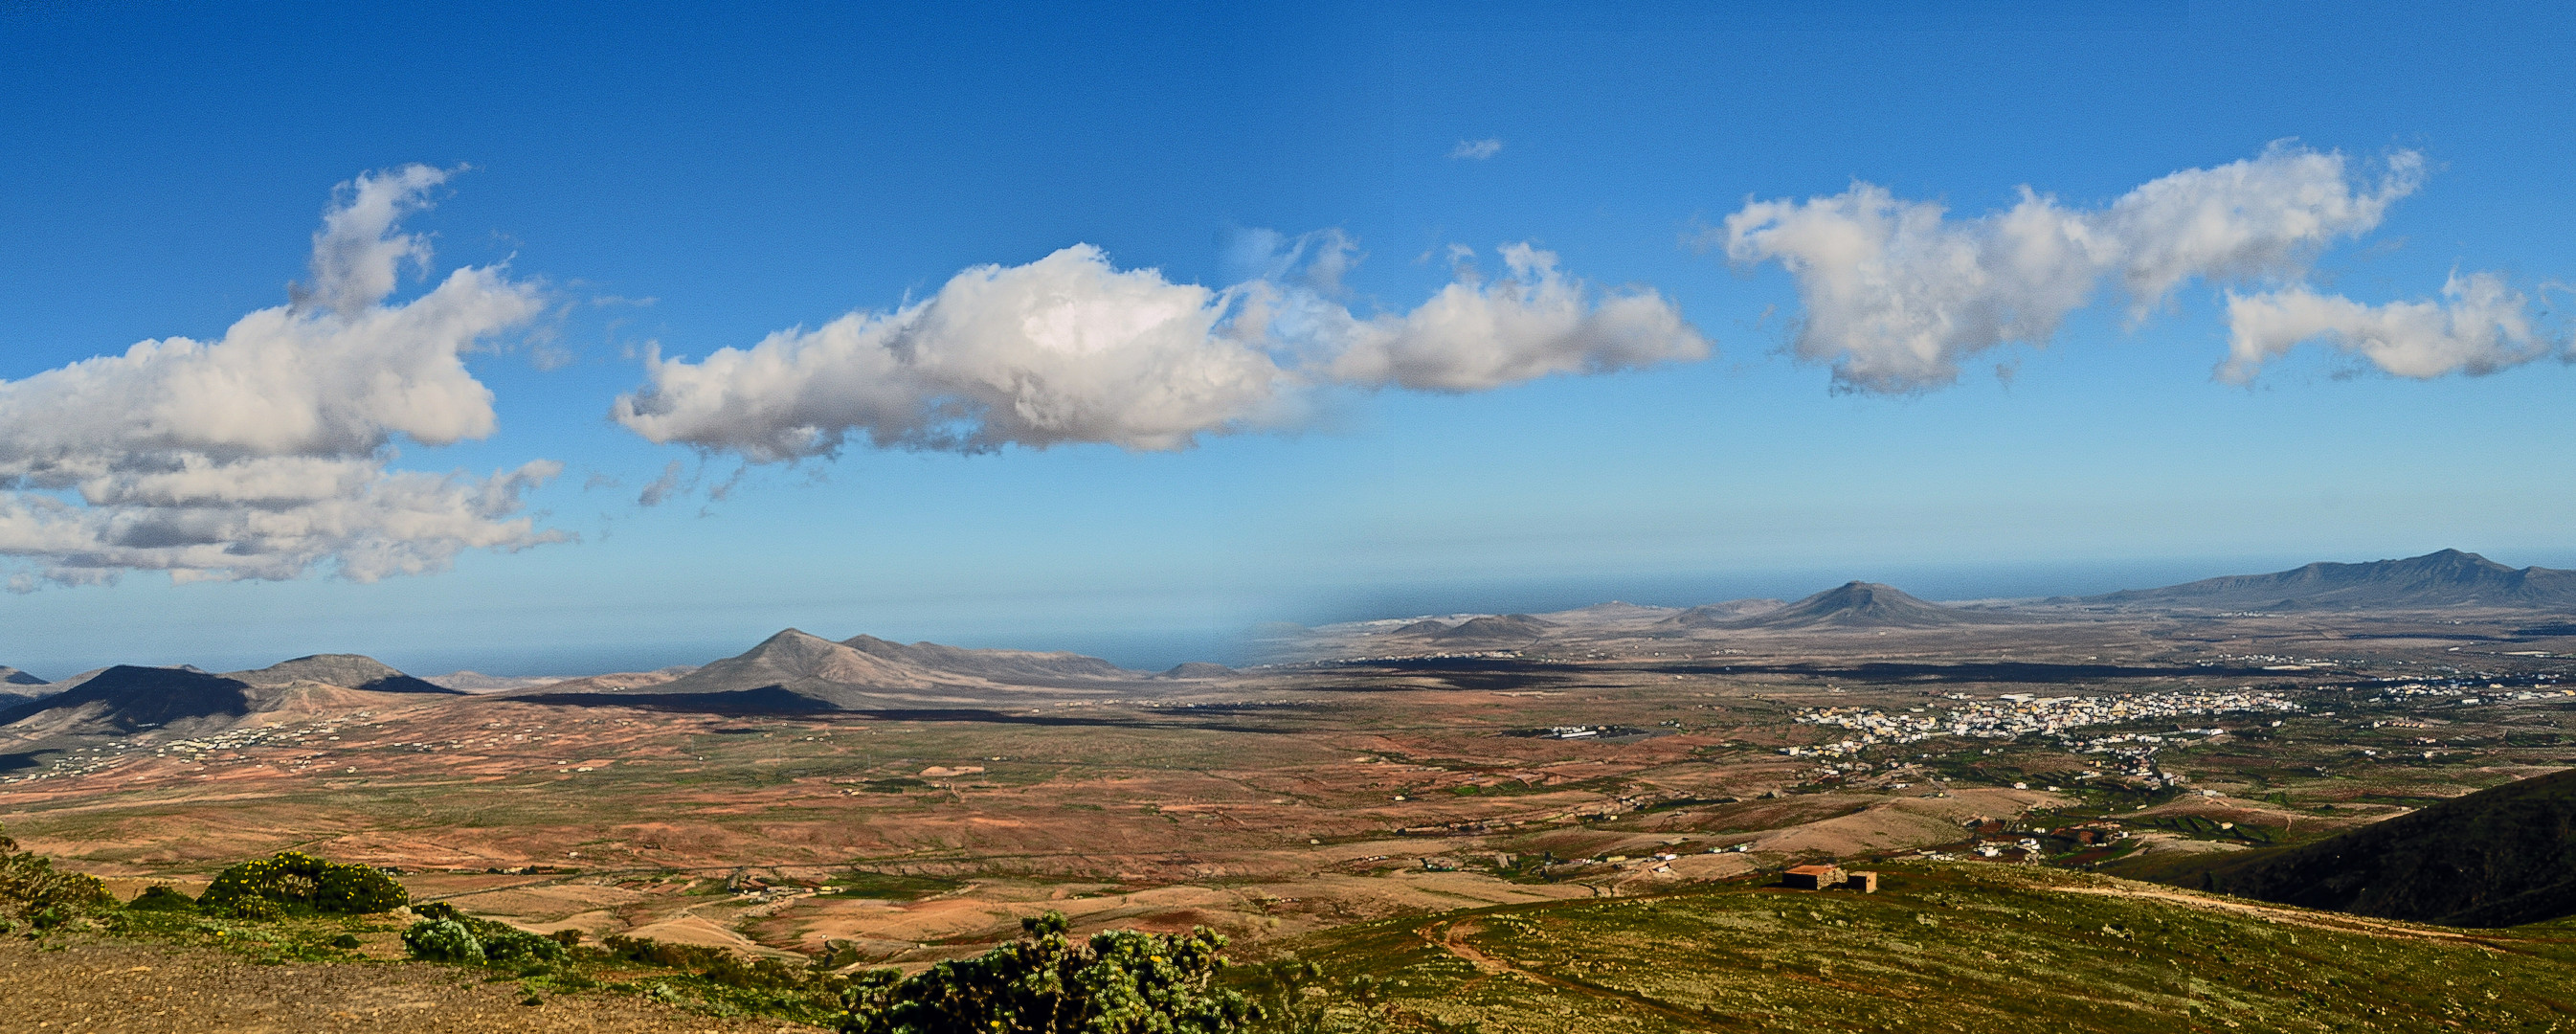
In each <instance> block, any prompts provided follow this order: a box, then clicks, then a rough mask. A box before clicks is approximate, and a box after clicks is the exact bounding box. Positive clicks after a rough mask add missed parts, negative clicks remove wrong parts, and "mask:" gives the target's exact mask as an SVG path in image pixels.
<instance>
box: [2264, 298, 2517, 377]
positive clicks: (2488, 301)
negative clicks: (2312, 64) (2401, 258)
mask: <svg viewBox="0 0 2576 1034" xmlns="http://www.w3.org/2000/svg"><path fill="white" fill-rule="evenodd" d="M2227 327H2228V349H2227V351H2228V355H2227V361H2226V362H2225V363H2224V364H2222V365H2221V366H2220V367H2219V369H2218V375H2219V378H2220V379H2222V380H2226V381H2232V382H2236V383H2240V384H2241V383H2244V382H2246V381H2248V380H2251V379H2253V377H2254V374H2255V372H2256V371H2257V370H2259V369H2260V368H2261V367H2262V365H2263V363H2264V362H2265V361H2267V360H2270V359H2272V358H2274V357H2276V356H2279V355H2281V354H2283V353H2286V352H2288V351H2289V350H2290V349H2292V348H2294V347H2296V346H2298V345H2300V344H2302V343H2304V342H2309V341H2322V342H2325V343H2327V344H2331V345H2333V346H2335V347H2337V348H2340V349H2342V350H2344V351H2346V352H2349V353H2352V354H2354V355H2358V356H2360V357H2362V358H2364V359H2367V360H2369V361H2370V362H2371V363H2372V364H2373V365H2375V366H2377V367H2379V368H2380V369H2381V370H2383V371H2386V372H2388V373H2391V374H2394V375H2396V376H2399V377H2412V378H2416V379H2419V380H2422V379H2429V378H2433V377H2439V376H2442V375H2444V374H2450V373H2468V374H2484V373H2493V372H2495V371H2497V370H2501V369H2504V368H2505V367H2508V366H2515V365H2519V364H2522V363H2527V362H2530V361H2532V360H2534V359H2538V358H2541V357H2543V356H2549V355H2564V354H2566V349H2567V340H2566V338H2565V336H2564V335H2562V334H2552V333H2550V332H2548V331H2547V330H2545V329H2544V328H2543V327H2542V326H2541V325H2540V321H2539V320H2538V319H2537V318H2536V317H2535V316H2534V315H2533V313H2532V305H2531V299H2530V298H2528V297H2526V296H2525V295H2524V294H2523V293H2522V292H2520V291H2517V290H2514V289H2513V288H2512V287H2511V286H2509V285H2507V284H2506V283H2505V280H2504V278H2503V277H2500V276H2497V275H2495V274H2493V273H2470V274H2467V275H2465V276H2464V275H2461V274H2457V273H2454V274H2452V275H2451V278H2450V280H2449V281H2448V282H2447V283H2444V284H2443V285H2442V300H2441V301H2438V302H2432V301H2417V302H2390V303H2387V304H2385V305H2364V304H2362V303H2360V302H2356V301H2353V300H2352V299H2349V298H2344V297H2341V296H2338V295H2324V294H2318V293H2316V292H2314V291H2311V290H2309V289H2308V288H2306V287H2305V286H2298V287H2292V288H2288V289H2285V290H2280V291H2267V292H2263V293H2260V294H2250V295H2237V294H2233V293H2230V294H2229V295H2228V298H2227Z"/></svg>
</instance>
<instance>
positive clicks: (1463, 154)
mask: <svg viewBox="0 0 2576 1034" xmlns="http://www.w3.org/2000/svg"><path fill="white" fill-rule="evenodd" d="M1501 153H1503V142H1502V140H1500V139H1499V138H1496V137H1490V136H1489V137H1486V138H1484V139H1482V140H1461V141H1458V146H1456V147H1452V148H1450V149H1449V157H1452V158H1459V159H1464V160H1466V161H1471V162H1481V161H1484V160H1485V159H1487V158H1491V157H1493V156H1495V155H1498V154H1501Z"/></svg>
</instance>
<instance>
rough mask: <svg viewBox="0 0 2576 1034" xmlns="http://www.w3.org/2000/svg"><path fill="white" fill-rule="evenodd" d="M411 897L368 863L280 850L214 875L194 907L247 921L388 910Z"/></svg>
mask: <svg viewBox="0 0 2576 1034" xmlns="http://www.w3.org/2000/svg"><path fill="white" fill-rule="evenodd" d="M410 901H411V892H410V891H407V890H404V889H403V885H402V884H400V883H396V882H394V879H393V877H391V876H387V875H385V874H384V873H381V872H378V871H376V870H375V869H374V868H373V867H370V866H365V865H342V864H340V863H337V862H326V861H323V860H322V859H319V858H315V857H313V856H312V855H309V854H305V853H303V852H301V851H281V852H279V853H277V854H276V855H274V856H272V857H268V858H261V859H258V860H256V861H248V862H243V863H241V864H240V865H236V866H233V867H232V868H230V869H226V870H224V871H223V872H221V873H219V874H217V875H216V876H215V882H214V883H212V884H210V885H208V886H207V887H206V893H205V895H204V896H203V897H200V898H198V899H197V907H199V908H201V909H204V910H206V911H209V912H213V913H216V914H218V915H223V914H232V915H237V916H241V917H243V918H246V919H248V918H266V917H268V916H272V915H275V914H277V913H278V912H279V911H281V910H282V911H290V912H292V911H306V910H310V911H315V912H342V913H365V912H390V911H393V910H394V909H397V908H401V907H403V906H404V905H406V904H408V903H410Z"/></svg>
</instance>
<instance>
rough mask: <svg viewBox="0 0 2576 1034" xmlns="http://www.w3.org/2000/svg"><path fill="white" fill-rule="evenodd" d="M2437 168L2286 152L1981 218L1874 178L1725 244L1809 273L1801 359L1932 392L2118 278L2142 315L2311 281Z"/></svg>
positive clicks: (1860, 382)
mask: <svg viewBox="0 0 2576 1034" xmlns="http://www.w3.org/2000/svg"><path fill="white" fill-rule="evenodd" d="M2423 164H2424V163H2423V159H2422V157H2421V156H2420V155H2418V154H2416V153H2414V152H2411V151H2401V152H2398V153H2396V154H2395V155H2392V156H2391V157H2390V158H2389V160H2388V162H2387V164H2386V168H2385V169H2383V170H2381V172H2380V173H2379V175H2378V176H2377V178H2376V180H2375V182H2364V181H2363V180H2362V178H2361V177H2360V176H2359V175H2358V174H2357V173H2358V170H2356V169H2354V168H2353V167H2352V166H2353V163H2352V162H2350V161H2348V160H2347V159H2346V158H2345V157H2344V156H2343V155H2341V154H2337V153H2332V152H2317V151H2312V150H2308V149H2305V148H2300V147H2296V146H2292V145H2288V144H2275V145H2273V146H2272V147H2270V148H2268V149H2267V150H2265V151H2264V152H2263V154H2262V155H2261V156H2259V157H2256V158H2251V159H2246V160H2243V161H2237V162H2231V163H2229V164H2226V165H2222V166H2218V167H2216V168H2209V169H2189V170H2185V171H2182V172H2177V173H2174V174H2172V175H2169V176H2165V177H2162V178H2160V179H2157V180H2154V181H2152V182H2149V183H2147V184H2144V185H2142V186H2140V187H2138V188H2137V189H2135V190H2131V191H2130V192H2128V193H2127V194H2125V195H2123V196H2121V197H2120V198H2119V199H2118V200H2116V201H2114V202H2112V203H2111V204H2110V205H2108V206H2104V207H2101V208H2093V209H2075V208H2068V207H2066V206H2063V205H2060V204H2059V203H2058V202H2057V200H2056V199H2055V198H2052V197H2048V196H2045V195H2041V194H2038V193H2035V192H2033V191H2031V190H2029V189H2028V188H2024V189H2023V191H2022V198H2021V201H2020V202H2019V203H2018V204H2016V205H2014V206H2013V207H2012V208H2011V209H2009V210H2006V211H2003V212H1997V213H1992V214H1988V215H1985V216H1981V217H1977V218H1974V219H1964V220H1953V219H1950V218H1949V217H1948V213H1947V211H1946V210H1945V209H1944V208H1943V207H1942V206H1940V205H1938V204H1935V203H1932V202H1923V201H1901V200H1898V199H1897V198H1895V197H1894V196H1893V195H1891V194H1890V193H1889V192H1888V191H1886V190H1884V189H1882V188H1880V187H1876V186H1872V185H1870V184H1866V183H1857V184H1854V185H1853V186H1852V188H1851V189H1850V190H1847V191H1845V192H1843V193H1841V194H1837V195H1834V196H1831V197H1818V198H1809V199H1807V200H1805V201H1755V202H1750V203H1748V204H1746V205H1745V206H1744V207H1743V208H1742V209H1740V210H1738V211H1736V212H1735V213H1734V214H1732V215H1729V216H1727V218H1726V220H1725V223H1724V225H1723V227H1722V228H1721V229H1720V230H1719V231H1718V232H1717V233H1716V234H1713V235H1712V236H1713V237H1714V238H1717V239H1722V240H1723V242H1724V244H1725V247H1726V253H1727V256H1728V257H1729V258H1730V259H1732V260H1734V261H1736V262H1738V263H1743V264H1748V265H1749V264H1756V263H1761V262H1767V261H1776V262H1779V263H1780V264H1781V265H1782V266H1784V267H1786V268H1787V269H1788V270H1789V271H1790V273H1791V274H1793V275H1794V276H1795V278H1796V280H1797V285H1798V293H1799V296H1800V300H1801V302H1802V303H1803V304H1804V307H1805V316H1804V318H1803V320H1802V322H1801V324H1800V326H1799V329H1798V332H1797V337H1796V340H1795V345H1794V347H1795V350H1796V352H1797V354H1798V356H1799V357H1800V358H1803V359H1806V360H1809V361H1812V362H1819V363H1827V364H1831V365H1832V367H1833V369H1834V378H1835V381H1836V383H1837V385H1838V386H1840V387H1843V388H1846V389H1852V390H1859V391H1872V392H1907V391H1920V390H1925V389H1929V388H1936V387H1940V386H1943V385H1946V384H1949V383H1951V382H1953V381H1955V380H1957V378H1958V375H1959V369H1960V365H1961V363H1962V362H1963V361H1964V360H1966V359H1969V358H1971V357H1973V356H1975V355H1977V354H1979V353H1981V352H1985V351H1988V350H1990V349H1993V348H1996V347H1998V346H2001V345H2003V344H2006V343H2012V342H2019V343H2026V344H2045V343H2046V342H2047V341H2048V340H2049V339H2050V338H2051V337H2052V336H2054V335H2055V333H2056V331H2057V328H2058V326H2059V325H2060V323H2062V322H2063V321H2064V320H2065V318H2066V316H2067V315H2068V314H2069V313H2071V312H2074V311H2075V310H2077V309H2079V308H2082V307H2084V306H2085V305H2086V304H2088V303H2089V302H2091V301H2092V299H2093V297H2094V295H2095V293H2096V292H2097V290H2098V289H2099V288H2100V285H2101V284H2102V282H2103V281H2105V280H2106V279H2116V280H2117V281H2118V283H2119V285H2120V287H2121V290H2122V291H2123V293H2125V294H2126V295H2127V298H2128V302H2129V306H2130V311H2131V314H2132V316H2133V318H2142V317H2144V316H2145V315H2147V314H2148V313H2149V312H2151V311H2152V310H2153V309H2155V308H2156V307H2157V306H2158V305H2160V304H2162V303H2163V301H2164V300H2165V299H2166V298H2167V297H2168V296H2169V295H2170V294H2171V293H2172V292H2173V291H2174V290H2175V289H2176V288H2178V287H2180V286H2181V285H2183V284H2184V283H2185V282H2187V281H2190V280H2193V279H2195V278H2200V279H2209V280H2221V281H2229V282H2250V281H2263V280H2279V279H2287V278H2291V277H2294V276H2296V275H2297V274H2298V273H2299V272H2301V271H2302V269H2303V267H2304V264H2305V263H2306V262H2307V261H2308V260H2309V259H2311V258H2312V257H2313V256H2314V255H2315V254H2316V253H2317V252H2319V251H2321V250H2322V249H2324V248H2325V247H2326V246H2328V245H2330V244H2331V243H2333V242H2334V241H2336V240H2338V239H2342V238H2347V237H2351V236H2354V235H2357V234H2360V233H2363V232H2366V231H2368V230H2369V229H2371V228H2372V227H2374V226H2377V225H2378V224H2379V221H2380V219H2381V217H2382V215H2383V214H2384V213H2385V212H2386V210H2387V208H2388V206H2389V205H2390V204H2391V203H2393V202H2395V201H2396V200H2397V199H2399V198H2402V197H2404V196H2406V195H2407V194H2409V193H2412V192H2413V191H2414V190H2415V189H2416V188H2417V187H2418V186H2419V185H2420V184H2421V182H2422V179H2423Z"/></svg>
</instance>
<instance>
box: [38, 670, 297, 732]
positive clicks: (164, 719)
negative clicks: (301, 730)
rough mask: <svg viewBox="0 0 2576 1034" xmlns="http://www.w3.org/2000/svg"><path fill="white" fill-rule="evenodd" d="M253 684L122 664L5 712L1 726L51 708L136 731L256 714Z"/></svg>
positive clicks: (193, 673)
mask: <svg viewBox="0 0 2576 1034" xmlns="http://www.w3.org/2000/svg"><path fill="white" fill-rule="evenodd" d="M250 689H251V686H250V684H249V683H246V682H243V681H241V680H239V679H231V678H226V677H224V676H221V675H209V674H206V673H205V672H201V671H189V670H187V669H184V668H143V667H136V666H134V665H130V664H120V665H117V666H116V667H113V668H109V669H107V670H105V671H102V672H99V673H98V674H97V675H95V676H93V677H91V678H90V679H88V680H87V681H84V682H82V683H81V684H80V685H77V686H74V687H72V688H70V689H67V690H64V691H62V692H60V693H56V694H54V695H52V696H49V697H44V698H42V699H38V700H31V701H28V702H26V703H23V704H19V705H17V706H14V707H11V708H9V709H7V710H0V726H7V725H14V724H16V723H18V722H21V721H25V720H26V719H29V718H33V717H36V716H38V715H41V714H45V713H47V712H70V711H85V712H89V713H87V714H84V715H83V716H82V717H83V718H85V719H87V720H89V721H92V722H96V723H103V724H105V725H107V726H111V727H113V728H115V729H116V730H117V731H118V732H125V733H132V732H139V731H141V730H144V729H148V728H155V727H158V726H163V725H168V724H170V723H172V722H177V721H182V720H186V719H191V718H204V717H208V716H213V715H225V716H231V717H240V716H242V715H246V714H249V713H250V710H251V699H250V692H249V691H250Z"/></svg>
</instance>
